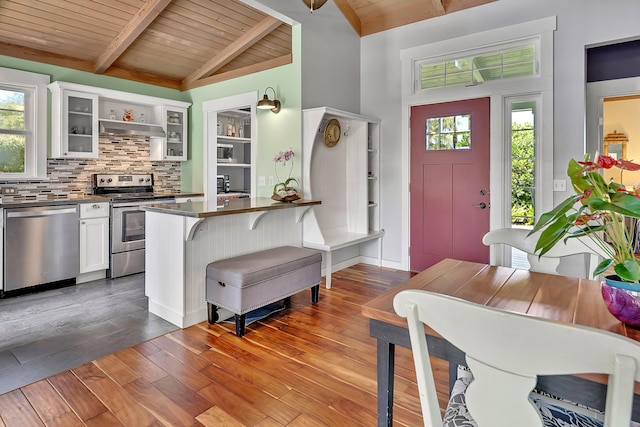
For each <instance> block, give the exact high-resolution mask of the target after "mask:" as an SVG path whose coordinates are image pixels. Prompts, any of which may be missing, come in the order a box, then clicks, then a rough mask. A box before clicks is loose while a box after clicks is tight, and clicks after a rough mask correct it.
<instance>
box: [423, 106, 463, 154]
mask: <svg viewBox="0 0 640 427" xmlns="http://www.w3.org/2000/svg"><path fill="white" fill-rule="evenodd" d="M426 129H427V147H426V149H427V150H461V149H469V148H471V115H470V114H463V115H459V116H448V117H434V118H429V119H427V126H426Z"/></svg>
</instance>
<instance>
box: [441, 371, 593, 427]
mask: <svg viewBox="0 0 640 427" xmlns="http://www.w3.org/2000/svg"><path fill="white" fill-rule="evenodd" d="M472 380H473V375H472V374H471V372H470V371H469V370H467V369H466V368H463V367H460V366H459V367H458V379H457V380H456V381H455V383H454V384H453V389H452V390H451V396H450V397H449V404H448V405H447V409H446V411H445V413H444V417H443V419H442V424H443V427H478V424H476V422H475V421H474V420H473V418H472V417H471V415H470V414H469V411H468V410H467V405H466V400H465V393H466V391H467V387H468V386H469V384H470V383H471V381H472ZM530 399H531V401H532V402H533V403H534V404H535V405H536V407H537V408H538V411H540V414H541V415H542V421H543V425H544V427H603V426H604V422H603V421H601V420H600V419H597V418H594V417H595V416H596V415H595V414H594V417H592V416H589V415H587V413H588V411H587V410H585V409H583V408H581V407H578V406H575V405H572V404H571V403H568V402H565V401H559V400H555V399H553V398H551V397H547V396H544V395H542V394H538V393H534V392H532V393H531V395H530Z"/></svg>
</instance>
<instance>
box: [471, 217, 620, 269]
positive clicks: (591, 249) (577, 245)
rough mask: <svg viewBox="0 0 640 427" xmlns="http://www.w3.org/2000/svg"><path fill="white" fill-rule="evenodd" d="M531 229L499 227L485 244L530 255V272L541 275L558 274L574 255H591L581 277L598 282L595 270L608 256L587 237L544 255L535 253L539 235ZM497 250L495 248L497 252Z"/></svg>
mask: <svg viewBox="0 0 640 427" xmlns="http://www.w3.org/2000/svg"><path fill="white" fill-rule="evenodd" d="M529 232H530V230H527V229H524V228H498V229H495V230H491V231H489V232H488V233H487V234H485V235H484V237H483V238H482V243H484V244H485V245H487V246H493V247H494V248H495V245H499V244H504V245H508V246H511V247H514V248H516V249H519V250H521V251H523V252H525V253H526V254H527V259H528V260H529V265H530V266H531V268H530V270H531V271H536V272H539V273H549V274H558V266H559V265H560V261H561V259H562V258H564V257H568V256H571V255H588V257H587V261H586V262H585V270H584V272H583V273H582V274H580V275H579V276H580V277H581V278H586V279H592V280H593V279H595V277H594V276H593V270H594V269H595V268H596V266H597V265H598V264H599V263H600V260H601V258H602V257H607V256H608V255H607V253H606V252H604V251H603V250H602V249H601V248H600V247H599V246H598V245H597V244H596V243H595V242H592V241H591V240H589V239H588V238H571V239H567V241H566V242H563V241H560V242H558V243H557V244H556V245H555V246H554V247H553V248H552V249H551V250H550V251H549V252H547V253H546V254H544V256H542V257H541V256H539V255H538V254H536V252H535V250H536V243H537V242H538V237H539V236H540V234H539V232H538V233H535V234H532V235H529ZM494 250H495V249H494Z"/></svg>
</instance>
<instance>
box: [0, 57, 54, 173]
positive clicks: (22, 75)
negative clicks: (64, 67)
mask: <svg viewBox="0 0 640 427" xmlns="http://www.w3.org/2000/svg"><path fill="white" fill-rule="evenodd" d="M48 83H49V76H46V75H41V74H34V73H29V72H25V71H18V70H12V69H7V68H0V179H9V180H10V179H25V178H44V177H45V176H46V146H47V145H46V143H47V128H46V126H47V84H48Z"/></svg>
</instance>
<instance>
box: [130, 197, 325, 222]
mask: <svg viewBox="0 0 640 427" xmlns="http://www.w3.org/2000/svg"><path fill="white" fill-rule="evenodd" d="M320 203H321V202H320V201H319V200H305V199H300V200H296V201H295V202H290V203H285V202H277V201H275V200H271V199H269V198H267V197H258V198H253V199H251V198H249V199H247V198H244V199H231V200H225V201H222V200H218V201H204V202H191V203H167V204H157V205H145V206H141V209H142V210H145V211H149V212H159V213H165V214H171V215H180V216H187V217H192V218H206V217H210V216H221V215H233V214H239V213H246V212H259V211H269V210H274V209H288V208H296V207H300V206H313V205H319V204H320Z"/></svg>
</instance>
